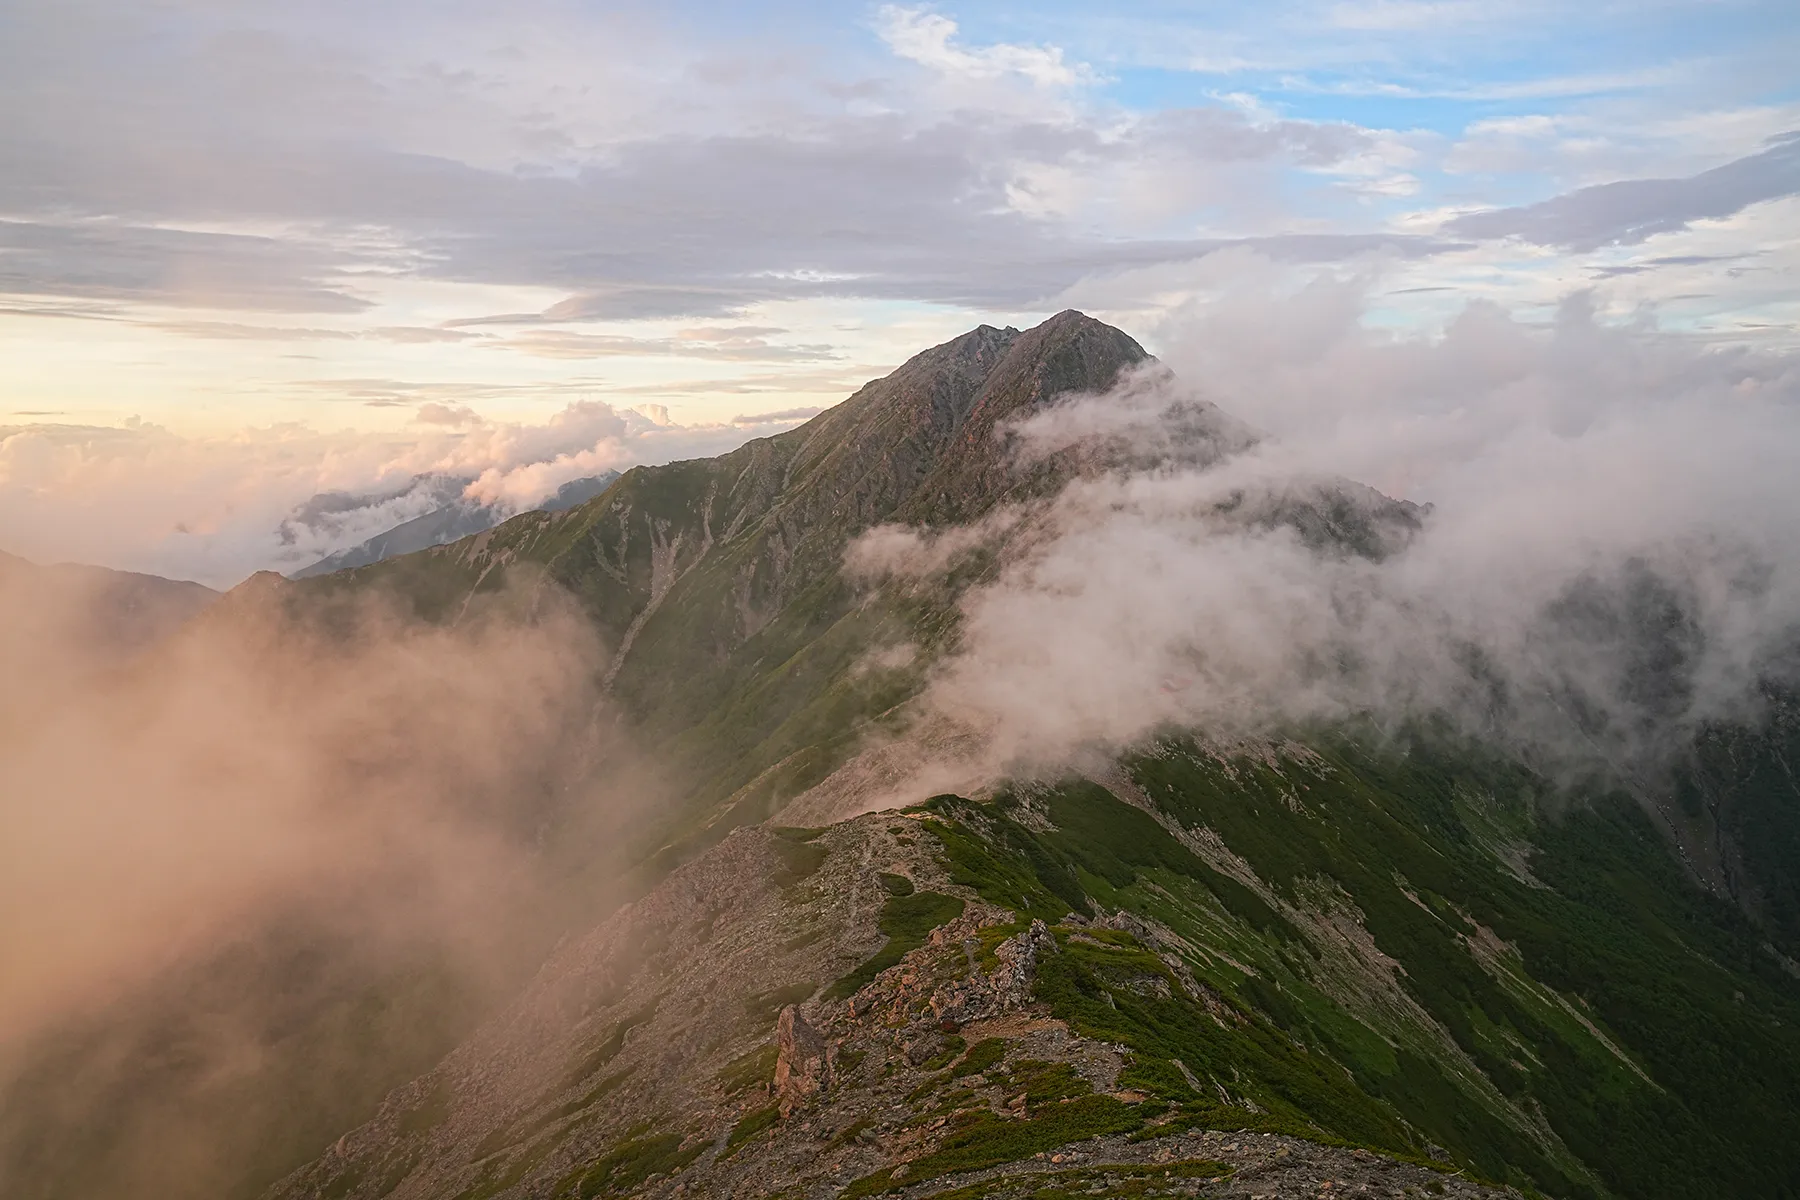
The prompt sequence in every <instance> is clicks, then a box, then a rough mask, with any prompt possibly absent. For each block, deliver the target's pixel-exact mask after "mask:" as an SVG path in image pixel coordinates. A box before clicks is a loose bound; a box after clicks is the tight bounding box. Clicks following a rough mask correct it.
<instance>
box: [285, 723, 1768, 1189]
mask: <svg viewBox="0 0 1800 1200" xmlns="http://www.w3.org/2000/svg"><path fill="white" fill-rule="evenodd" d="M1544 798H1545V797H1544V794H1543V792H1542V790H1541V786H1540V784H1539V783H1538V782H1537V781H1536V780H1534V779H1533V778H1532V777H1531V776H1529V775H1528V774H1526V773H1525V772H1523V771H1521V770H1519V769H1517V768H1515V767H1511V766H1508V765H1506V764H1502V763H1497V762H1494V761H1492V760H1491V759H1489V758H1487V757H1485V756H1484V755H1482V754H1481V753H1479V752H1477V751H1472V750H1470V749H1468V748H1457V749H1455V751H1454V752H1452V751H1450V750H1447V749H1444V748H1443V747H1442V746H1441V744H1440V746H1439V748H1437V749H1433V748H1432V746H1431V745H1430V744H1428V743H1426V742H1423V741H1421V742H1418V743H1415V744H1412V745H1409V746H1404V747H1400V746H1393V745H1387V746H1383V747H1381V748H1372V747H1370V746H1365V745H1359V744H1358V743H1356V742H1354V741H1351V740H1348V739H1342V738H1339V739H1329V740H1326V741H1323V742H1321V743H1320V744H1319V745H1318V746H1317V747H1316V748H1307V747H1303V746H1300V745H1298V744H1291V745H1288V746H1286V747H1283V748H1281V749H1279V750H1273V749H1271V750H1259V751H1257V752H1255V753H1222V752H1218V751H1215V750H1211V749H1208V748H1206V747H1203V746H1201V745H1198V744H1196V743H1193V742H1187V741H1169V742H1164V743H1161V744H1158V745H1156V746H1154V747H1152V748H1150V749H1149V750H1147V751H1146V752H1145V753H1143V754H1141V755H1138V756H1135V757H1133V758H1131V759H1129V760H1127V761H1124V762H1121V763H1120V764H1119V766H1118V769H1117V773H1116V774H1115V775H1113V776H1111V777H1109V778H1107V779H1105V780H1104V781H1094V780H1089V779H1071V780H1069V781H1066V782H1065V783H1063V784H1061V785H1058V786H1055V787H1048V786H1042V787H1036V788H1031V789H1024V790H1017V791H1013V792H1009V793H1006V794H1003V795H1001V796H998V797H995V798H994V799H992V800H990V801H982V802H977V801H972V800H968V799H963V798H959V797H955V796H941V797H937V798H935V799H933V800H932V801H930V802H928V803H927V804H925V805H923V806H922V807H920V808H917V809H914V810H911V811H909V812H907V813H904V814H878V815H875V816H870V817H863V818H859V819H857V820H855V821H852V822H849V823H846V824H843V825H839V826H834V827H832V828H831V829H828V830H826V831H823V833H821V832H819V831H812V830H767V829H764V830H740V831H739V832H737V833H736V834H734V835H732V837H731V838H730V839H728V840H727V841H726V842H725V843H724V844H722V845H721V846H719V847H717V848H716V849H714V850H713V851H710V852H709V853H707V854H706V855H704V856H702V857H701V858H699V859H697V860H696V861H694V862H692V863H690V864H688V865H687V866H686V867H684V868H682V869H681V871H680V872H678V873H677V874H676V875H675V876H674V877H672V878H671V879H670V881H669V882H668V883H666V884H665V885H663V886H662V887H660V888H658V889H657V890H656V891H655V892H653V893H652V894H651V895H650V896H648V897H647V898H646V899H645V901H644V902H643V903H642V904H641V905H639V906H636V907H635V908H634V909H631V910H627V911H626V912H625V913H622V914H620V916H619V917H617V918H615V919H614V920H613V921H611V922H609V923H607V924H606V925H605V926H603V927H601V929H599V930H597V931H596V932H595V933H594V934H593V935H590V937H589V938H588V939H586V940H585V941H584V942H583V943H581V944H580V945H578V946H575V947H572V948H571V949H570V950H569V951H567V952H566V953H564V954H562V955H559V956H558V958H557V959H555V960H553V961H552V962H551V963H550V964H549V965H548V966H547V967H546V968H545V970H544V971H543V972H542V973H541V974H540V976H539V978H538V980H537V981H536V982H535V983H534V984H533V986H532V988H531V989H530V990H529V992H528V993H527V995H526V997H525V998H524V999H522V1000H521V1002H520V1003H519V1004H518V1005H517V1006H516V1007H515V1008H513V1009H512V1010H510V1011H508V1012H506V1013H504V1014H502V1015H501V1016H500V1017H499V1018H497V1019H496V1020H495V1021H493V1022H491V1023H490V1024H489V1026H488V1027H487V1028H486V1029H485V1030H484V1031H483V1032H482V1033H481V1034H480V1035H478V1036H477V1037H476V1038H474V1039H472V1040H471V1041H470V1042H469V1043H468V1044H467V1045H465V1046H464V1047H463V1048H462V1049H461V1050H459V1051H458V1052H457V1053H456V1054H454V1055H452V1056H451V1057H450V1058H449V1059H448V1060H446V1062H445V1063H444V1064H443V1065H442V1066H441V1067H440V1068H438V1069H437V1070H436V1071H434V1072H432V1073H431V1074H430V1075H428V1076H427V1077H425V1078H424V1079H421V1080H420V1081H418V1082H417V1083H415V1084H413V1085H411V1086H410V1087H409V1088H408V1089H405V1090H403V1091H402V1092H400V1093H396V1094H395V1095H394V1096H393V1097H390V1099H389V1101H388V1102H387V1104H386V1105H385V1106H384V1109H383V1113H382V1115H381V1116H380V1117H378V1118H377V1120H376V1121H375V1122H374V1123H372V1124H371V1125H370V1126H367V1127H365V1128H364V1129H362V1130H359V1131H357V1132H356V1133H354V1134H352V1135H351V1136H350V1137H349V1138H347V1139H346V1141H345V1143H344V1144H343V1146H342V1147H341V1149H340V1150H338V1151H335V1152H334V1153H333V1154H332V1155H330V1156H328V1157H327V1158H326V1159H324V1160H321V1161H320V1162H319V1163H318V1164H316V1165H314V1166H313V1167H311V1168H308V1169H307V1170H306V1171H303V1172H301V1173H299V1174H297V1175H296V1176H294V1177H292V1178H291V1179H290V1180H288V1181H287V1182H286V1184H284V1185H283V1187H282V1188H281V1189H279V1190H278V1192H277V1193H276V1194H277V1195H279V1196H283V1197H317V1196H343V1197H358V1198H372V1197H377V1196H390V1195H391V1196H395V1197H419V1196H456V1197H461V1198H462V1200H488V1198H490V1197H499V1196H506V1197H542V1198H550V1197H559V1198H560V1197H577V1196H580V1197H593V1196H610V1195H643V1196H670V1195H674V1194H677V1189H678V1188H679V1189H680V1190H681V1191H682V1192H685V1193H686V1194H697V1195H774V1194H781V1195H788V1196H796V1197H798V1196H809V1197H810V1196H818V1197H824V1196H836V1195H850V1196H870V1195H899V1196H905V1197H908V1198H922V1197H927V1196H943V1197H950V1196H955V1197H976V1196H996V1197H997V1196H1012V1195H1019V1196H1024V1195H1038V1196H1045V1195H1061V1194H1065V1191H1068V1192H1076V1193H1080V1192H1086V1193H1087V1194H1104V1195H1146V1194H1149V1195H1169V1194H1200V1193H1204V1194H1207V1195H1220V1196H1245V1197H1248V1196H1254V1195H1263V1196H1269V1195H1291V1194H1302V1192H1301V1189H1303V1188H1304V1189H1306V1190H1305V1192H1304V1194H1308V1195H1311V1194H1314V1193H1315V1192H1316V1190H1317V1185H1318V1181H1319V1180H1320V1179H1321V1178H1330V1177H1332V1176H1333V1175H1336V1176H1337V1177H1338V1178H1339V1179H1340V1180H1346V1181H1355V1182H1358V1183H1359V1184H1361V1183H1366V1184H1367V1185H1368V1186H1369V1188H1370V1189H1371V1190H1372V1191H1373V1192H1374V1193H1375V1194H1381V1195H1402V1194H1431V1193H1432V1192H1434V1191H1439V1190H1440V1189H1448V1187H1449V1183H1450V1182H1452V1181H1455V1180H1456V1179H1457V1176H1458V1175H1460V1177H1461V1178H1462V1179H1467V1180H1487V1181H1491V1182H1492V1183H1493V1184H1496V1185H1510V1186H1512V1187H1513V1188H1516V1189H1518V1190H1519V1191H1521V1192H1524V1193H1527V1194H1545V1195H1555V1196H1584V1197H1602V1196H1631V1197H1689V1196H1696V1195H1732V1196H1771V1197H1775V1196H1784V1195H1794V1194H1800V1193H1796V1191H1795V1188H1796V1185H1797V1184H1800V1147H1797V1146H1796V1145H1795V1143H1794V1141H1793V1138H1792V1136H1791V1133H1792V1123H1793V1116H1794V1114H1795V1112H1796V1111H1800V1084H1797V1083H1796V1080H1797V1079H1800V984H1797V983H1796V980H1795V979H1794V977H1793V976H1792V975H1791V974H1790V973H1788V971H1787V970H1786V969H1785V968H1784V966H1783V964H1782V962H1781V960H1780V958H1779V957H1778V956H1777V955H1776V954H1775V953H1773V952H1772V951H1771V948H1770V947H1769V946H1768V944H1767V943H1766V941H1765V940H1764V938H1763V936H1762V935H1761V934H1760V933H1759V932H1758V931H1757V930H1756V929H1755V928H1754V926H1752V925H1751V924H1750V922H1749V921H1747V920H1746V919H1745V918H1744V917H1743V915H1742V914H1741V913H1740V912H1739V911H1738V910H1737V909H1735V908H1733V907H1732V906H1731V905H1729V904H1727V903H1724V902H1722V901H1718V900H1715V899H1712V898H1709V897H1707V896H1706V895H1705V894H1704V893H1702V892H1701V891H1700V890H1699V889H1697V888H1695V887H1694V886H1693V885H1692V884H1691V883H1690V882H1688V881H1687V880H1686V879H1685V878H1683V876H1682V875H1681V873H1680V870H1679V868H1678V867H1677V865H1676V864H1675V862H1674V860H1673V859H1672V858H1671V856H1670V855H1669V854H1668V852H1667V849H1666V845H1665V843H1664V841H1663V839H1662V838H1661V836H1660V835H1659V834H1657V833H1656V831H1655V830H1654V829H1652V828H1651V826H1650V824H1649V822H1648V820H1647V819H1646V818H1645V817H1644V816H1643V815H1642V813H1641V811H1640V809H1639V808H1638V807H1637V806H1636V805H1635V804H1634V803H1631V802H1629V801H1627V800H1623V799H1621V798H1618V797H1608V796H1594V797H1589V798H1587V799H1586V800H1585V801H1584V802H1583V803H1582V804H1581V805H1579V806H1578V807H1577V808H1575V809H1573V810H1571V811H1569V812H1567V813H1565V814H1564V815H1563V816H1562V817H1560V818H1558V819H1555V820H1551V819H1547V818H1545V817H1544V816H1542V815H1541V814H1542V812H1543V808H1542V801H1543V800H1544ZM788 1004H792V1005H795V1006H796V1009H795V1012H796V1015H797V1016H798V1018H799V1020H800V1023H801V1028H802V1029H811V1030H813V1031H815V1033H816V1036H817V1038H818V1045H819V1047H820V1049H819V1050H818V1051H817V1055H816V1057H815V1059H814V1060H809V1059H807V1057H806V1053H805V1047H804V1039H796V1037H794V1036H793V1035H791V1034H790V1035H787V1036H784V1035H783V1034H782V1032H781V1029H780V1028H779V1026H781V1025H783V1024H784V1022H779V1021H777V1020H776V1016H777V1013H778V1012H779V1010H780V1009H781V1008H782V1006H784V1005H788ZM792 1023H793V1018H788V1019H787V1021H786V1022H785V1024H787V1025H790V1026H791V1025H792ZM809 1062H812V1063H813V1064H814V1065H812V1066H811V1067H810V1068H809V1065H808V1064H809ZM784 1063H785V1064H787V1069H786V1070H785V1071H784V1070H783V1064H784ZM818 1063H828V1064H829V1066H820V1065H817V1064H818ZM809 1070H810V1074H809V1073H808V1071H809ZM777 1080H785V1082H784V1083H780V1084H778V1083H777ZM796 1080H799V1081H800V1082H799V1083H796V1082H795V1081H796ZM426 1104H429V1105H431V1106H434V1107H433V1108H432V1112H433V1113H434V1114H435V1123H433V1124H432V1125H431V1126H430V1127H428V1128H419V1126H420V1125H421V1123H422V1119H418V1118H415V1117H413V1116H412V1114H414V1113H416V1112H418V1111H419V1110H420V1106H421V1105H426ZM409 1122H410V1124H409ZM1321 1147H1323V1148H1325V1149H1323V1150H1321V1149H1320V1148H1321ZM1333 1147H1335V1148H1337V1149H1335V1150H1332V1149H1331V1148H1333ZM1052 1154H1054V1155H1055V1156H1056V1158H1054V1159H1051V1158H1050V1155H1052ZM1296 1155H1298V1156H1299V1157H1298V1158H1296V1157H1295V1156H1296ZM1321 1155H1322V1156H1323V1157H1320V1156H1321ZM1334 1155H1335V1157H1333V1156H1334ZM1358 1155H1360V1156H1361V1157H1360V1158H1359V1157H1357V1156H1358ZM1302 1162H1304V1164H1305V1168H1304V1174H1302V1173H1301V1172H1299V1171H1297V1170H1294V1168H1297V1167H1299V1165H1300V1164H1301V1163H1302ZM1200 1163H1207V1164H1209V1165H1208V1166H1207V1167H1206V1168H1205V1169H1204V1170H1202V1169H1201V1167H1200V1166H1199V1164H1200ZM1359 1164H1360V1165H1359ZM1371 1164H1374V1165H1371ZM1406 1164H1419V1165H1418V1166H1407V1165H1406ZM1365 1166H1367V1167H1368V1168H1369V1169H1368V1171H1367V1172H1366V1173H1365V1174H1364V1175H1358V1172H1359V1171H1360V1170H1362V1169H1363V1167H1365ZM1178 1168H1179V1169H1178ZM1164 1171H1167V1172H1168V1173H1167V1174H1164V1173H1162V1172H1164ZM1442 1172H1455V1173H1457V1174H1456V1175H1444V1174H1441V1173H1442ZM1076 1184H1079V1186H1075V1185H1076ZM1457 1186H1458V1188H1459V1189H1460V1188H1467V1191H1464V1192H1459V1194H1471V1195H1473V1194H1476V1193H1477V1191H1478V1189H1477V1188H1475V1187H1473V1186H1470V1185H1468V1184H1463V1183H1460V1182H1459V1183H1458V1184H1457ZM1056 1188H1063V1189H1065V1191H1058V1190H1055V1189H1056ZM1409 1188H1410V1189H1416V1191H1412V1192H1409V1191H1407V1189H1409ZM1046 1189H1049V1190H1046ZM1134 1189H1138V1190H1134ZM1440 1194H1441V1192H1440Z"/></svg>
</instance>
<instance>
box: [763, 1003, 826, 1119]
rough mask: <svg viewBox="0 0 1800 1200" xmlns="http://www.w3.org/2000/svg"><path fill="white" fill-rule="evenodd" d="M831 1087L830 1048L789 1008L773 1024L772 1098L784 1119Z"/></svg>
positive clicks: (792, 1007) (817, 1032)
mask: <svg viewBox="0 0 1800 1200" xmlns="http://www.w3.org/2000/svg"><path fill="white" fill-rule="evenodd" d="M830 1087H831V1047H829V1046H828V1045H826V1043H825V1039H824V1038H823V1037H821V1036H820V1035H819V1031H818V1030H816V1029H814V1028H813V1027H812V1026H811V1025H809V1024H807V1023H806V1018H805V1017H803V1016H801V1015H800V1010H799V1008H797V1007H796V1006H794V1005H792V1004H790V1005H788V1006H787V1007H786V1008H784V1009H782V1010H781V1017H780V1019H779V1020H778V1021H777V1022H776V1024H775V1095H776V1097H777V1102H778V1103H779V1105H780V1108H781V1115H782V1116H783V1117H789V1116H792V1115H793V1113H794V1110H795V1109H796V1108H799V1107H800V1106H801V1105H803V1104H805V1103H806V1102H807V1101H809V1100H811V1099H813V1098H814V1097H815V1096H817V1095H818V1094H819V1093H820V1092H823V1091H826V1090H828V1089H829V1088H830Z"/></svg>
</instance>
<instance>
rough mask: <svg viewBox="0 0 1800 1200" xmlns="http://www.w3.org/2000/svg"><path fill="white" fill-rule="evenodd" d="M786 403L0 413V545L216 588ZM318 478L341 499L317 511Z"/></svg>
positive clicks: (775, 428) (753, 428)
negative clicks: (682, 411)
mask: <svg viewBox="0 0 1800 1200" xmlns="http://www.w3.org/2000/svg"><path fill="white" fill-rule="evenodd" d="M800 419H802V416H801V415H796V414H795V413H793V412H788V413H778V414H773V415H772V416H770V417H769V418H768V419H764V418H762V417H759V416H755V415H751V416H746V417H741V418H738V419H737V420H735V421H730V422H723V423H697V424H691V425H682V424H677V423H673V422H671V421H670V420H669V418H668V412H667V410H666V409H665V408H663V407H662V406H661V405H654V404H647V405H644V406H642V408H641V410H640V409H624V408H615V407H614V406H612V405H609V404H605V403H602V402H599V401H594V400H576V401H572V402H570V403H568V404H566V405H565V406H564V407H563V408H562V409H560V410H559V411H557V412H554V413H551V414H549V415H548V416H547V417H545V418H544V419H543V420H541V421H526V420H513V421H505V420H495V419H490V418H486V417H483V416H481V415H479V414H477V413H476V412H475V411H473V410H472V409H469V408H467V407H462V406H453V405H445V404H437V403H426V404H421V405H419V406H418V408H417V410H416V412H415V419H414V420H413V421H412V422H411V423H410V425H407V426H402V427H401V428H399V429H396V430H393V431H391V432H386V433H370V432H367V431H357V430H331V429H317V428H313V427H311V426H308V425H303V424H288V423H283V424H278V425H271V426H267V427H250V428H241V429H230V430H215V431H208V432H197V431H181V430H174V429H169V428H165V427H163V426H160V425H157V424H155V423H153V422H147V421H140V420H138V419H137V418H135V417H134V418H131V419H129V420H127V421H126V422H125V423H124V424H123V425H121V426H118V427H99V426H88V425H59V424H49V423H38V424H30V425H0V530H3V531H4V544H3V545H0V550H4V551H7V552H10V553H13V554H18V555H22V556H24V557H26V558H30V559H35V560H37V561H40V562H49V561H74V562H81V563H91V564H95V565H99V566H106V567H112V568H117V569H121V570H130V571H143V572H148V573H150V574H155V575H163V576H167V577H170V578H176V579H191V580H196V581H198V582H200V583H203V584H206V585H208V586H211V587H220V588H225V587H231V586H233V585H235V584H237V583H238V582H239V581H241V580H243V579H244V578H245V577H246V576H248V575H250V574H251V573H253V572H255V571H261V570H274V571H281V572H283V573H286V572H291V571H294V570H298V569H299V568H301V567H306V566H309V565H311V564H312V563H315V562H317V561H318V560H319V559H321V558H324V557H326V556H328V555H330V554H334V553H336V552H337V551H340V550H343V549H346V548H348V547H350V546H354V545H356V544H357V543H359V542H362V541H364V540H366V539H367V538H370V537H373V536H374V535H376V534H378V533H381V532H383V531H385V530H388V529H391V528H392V527H393V526H395V525H398V524H400V523H401V522H403V521H407V520H410V519H412V518H414V517H418V516H421V515H423V514H424V513H426V512H428V511H430V510H431V509H434V508H437V507H439V506H440V505H442V504H444V503H446V502H447V501H449V500H451V499H454V498H455V497H454V496H446V495H444V494H442V485H443V483H444V481H445V480H446V479H448V478H451V477H455V478H458V479H467V480H472V481H473V482H471V483H468V484H467V486H466V488H465V490H464V493H463V496H464V498H466V499H467V500H469V501H471V502H474V503H477V504H483V505H492V506H494V507H495V508H496V509H498V510H499V511H501V512H503V513H509V514H510V513H516V512H523V511H525V510H527V509H530V508H532V507H533V506H535V505H536V504H538V503H539V502H541V501H542V500H544V499H545V498H546V497H548V496H550V495H552V494H553V493H554V492H555V491H556V489H557V488H558V487H560V486H561V485H562V484H564V483H568V482H569V481H571V480H574V479H580V478H584V477H586V476H591V475H596V474H599V473H601V472H602V471H605V470H609V469H616V470H621V471H622V470H626V469H628V468H630V467H632V466H635V465H637V464H639V463H662V462H669V461H672V460H674V459H680V458H690V457H697V456H705V455H712V454H720V453H724V452H725V451H727V450H731V449H734V448H735V447H737V446H738V445H740V444H742V443H743V442H744V441H746V440H748V439H749V438H752V437H758V436H763V435H767V434H771V433H778V432H780V431H782V430H785V429H789V428H792V427H793V426H794V425H795V424H797V423H798V421H799V420H800ZM333 493H342V494H344V495H343V496H342V497H340V499H343V500H345V501H346V502H345V503H342V504H340V505H338V506H336V507H335V508H329V510H328V511H327V510H321V508H320V506H319V504H318V503H317V501H318V500H319V499H320V498H321V497H322V496H324V497H329V496H330V495H331V494H333Z"/></svg>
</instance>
